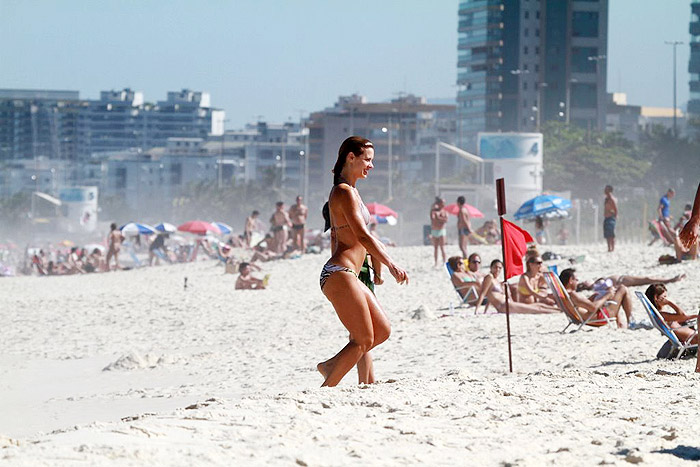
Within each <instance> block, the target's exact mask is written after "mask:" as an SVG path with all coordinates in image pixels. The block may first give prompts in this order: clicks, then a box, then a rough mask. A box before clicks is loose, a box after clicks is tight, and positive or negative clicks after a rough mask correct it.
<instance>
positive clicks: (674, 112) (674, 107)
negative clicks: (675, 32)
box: [664, 41, 683, 137]
mask: <svg viewBox="0 0 700 467" xmlns="http://www.w3.org/2000/svg"><path fill="white" fill-rule="evenodd" d="M664 44H666V45H670V46H673V136H676V137H677V136H678V129H677V127H676V46H677V45H682V44H683V41H664Z"/></svg>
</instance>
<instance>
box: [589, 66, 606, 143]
mask: <svg viewBox="0 0 700 467" xmlns="http://www.w3.org/2000/svg"><path fill="white" fill-rule="evenodd" d="M606 58H608V56H607V55H593V56H590V57H588V60H589V61H591V62H595V89H596V99H595V118H596V120H597V122H596V127H598V130H602V129H603V128H601V127H600V123H601V122H600V108H601V107H602V106H603V103H602V102H598V96H599V95H600V92H599V89H598V88H599V85H600V83H599V81H600V62H601V61H603V60H605V59H606Z"/></svg>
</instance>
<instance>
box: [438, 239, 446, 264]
mask: <svg viewBox="0 0 700 467" xmlns="http://www.w3.org/2000/svg"><path fill="white" fill-rule="evenodd" d="M440 252H441V253H442V262H443V263H445V262H447V256H446V255H445V237H440ZM435 260H436V262H437V257H436V258H435Z"/></svg>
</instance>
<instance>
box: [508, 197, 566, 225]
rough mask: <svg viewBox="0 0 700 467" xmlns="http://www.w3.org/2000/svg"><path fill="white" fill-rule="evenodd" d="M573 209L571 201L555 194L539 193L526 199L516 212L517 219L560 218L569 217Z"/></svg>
mask: <svg viewBox="0 0 700 467" xmlns="http://www.w3.org/2000/svg"><path fill="white" fill-rule="evenodd" d="M567 209H571V201H569V200H568V199H566V198H561V197H559V196H554V195H539V196H535V197H534V198H532V199H530V200H528V201H525V202H524V203H523V205H522V206H520V207H519V208H518V210H517V211H516V212H515V220H521V219H534V218H535V217H539V216H542V217H546V218H560V217H567V216H568V215H569V213H568V212H567Z"/></svg>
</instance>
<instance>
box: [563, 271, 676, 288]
mask: <svg viewBox="0 0 700 467" xmlns="http://www.w3.org/2000/svg"><path fill="white" fill-rule="evenodd" d="M608 279H609V280H610V282H612V284H613V285H624V286H625V287H639V286H642V285H651V284H670V283H672V282H678V281H679V280H682V279H685V274H676V275H675V276H673V277H670V278H668V279H664V278H662V277H650V276H630V275H620V276H607V277H600V278H598V279H596V280H595V281H585V282H580V283H579V284H578V286H576V291H577V292H580V291H581V290H593V289H594V287H595V284H596V283H597V282H599V281H604V280H608Z"/></svg>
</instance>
